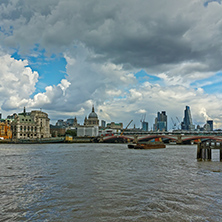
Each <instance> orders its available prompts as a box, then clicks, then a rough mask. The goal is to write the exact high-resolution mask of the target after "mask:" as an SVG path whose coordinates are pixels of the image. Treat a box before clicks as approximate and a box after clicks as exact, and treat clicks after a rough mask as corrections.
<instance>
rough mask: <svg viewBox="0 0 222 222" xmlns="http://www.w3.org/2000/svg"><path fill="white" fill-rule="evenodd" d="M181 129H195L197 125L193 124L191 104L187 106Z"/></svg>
mask: <svg viewBox="0 0 222 222" xmlns="http://www.w3.org/2000/svg"><path fill="white" fill-rule="evenodd" d="M181 130H189V131H192V130H195V125H193V122H192V117H191V110H190V107H189V106H186V109H185V110H184V118H183V122H182V123H181Z"/></svg>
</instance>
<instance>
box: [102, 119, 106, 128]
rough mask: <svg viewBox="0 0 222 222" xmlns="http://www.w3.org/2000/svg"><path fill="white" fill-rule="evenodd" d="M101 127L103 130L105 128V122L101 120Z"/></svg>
mask: <svg viewBox="0 0 222 222" xmlns="http://www.w3.org/2000/svg"><path fill="white" fill-rule="evenodd" d="M101 127H102V128H103V129H104V128H106V121H105V120H101Z"/></svg>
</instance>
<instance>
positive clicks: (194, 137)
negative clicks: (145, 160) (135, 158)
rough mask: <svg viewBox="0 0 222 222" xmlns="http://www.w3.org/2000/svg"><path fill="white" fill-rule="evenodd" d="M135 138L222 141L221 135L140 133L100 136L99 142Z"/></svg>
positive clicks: (168, 140) (193, 141) (194, 141)
mask: <svg viewBox="0 0 222 222" xmlns="http://www.w3.org/2000/svg"><path fill="white" fill-rule="evenodd" d="M135 138H137V141H140V142H146V141H150V140H153V139H156V138H161V139H162V141H163V142H164V143H176V144H194V143H200V142H204V141H217V142H222V135H216V134H215V135H214V134H206V135H198V134H195V135H193V134H187V135H184V134H142V135H136V134H135V135H127V134H124V135H112V136H105V137H100V139H99V140H100V142H104V143H129V142H133V141H134V139H135Z"/></svg>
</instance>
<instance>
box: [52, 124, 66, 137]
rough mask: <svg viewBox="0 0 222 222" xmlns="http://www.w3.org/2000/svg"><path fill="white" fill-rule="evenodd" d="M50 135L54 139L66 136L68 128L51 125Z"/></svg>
mask: <svg viewBox="0 0 222 222" xmlns="http://www.w3.org/2000/svg"><path fill="white" fill-rule="evenodd" d="M50 134H51V135H52V137H60V136H65V134H66V127H65V126H53V125H50Z"/></svg>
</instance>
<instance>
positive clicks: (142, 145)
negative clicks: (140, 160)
mask: <svg viewBox="0 0 222 222" xmlns="http://www.w3.org/2000/svg"><path fill="white" fill-rule="evenodd" d="M128 148H129V149H161V148H166V145H165V144H164V143H163V142H162V141H161V139H158V140H154V141H148V142H137V143H131V144H128Z"/></svg>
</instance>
